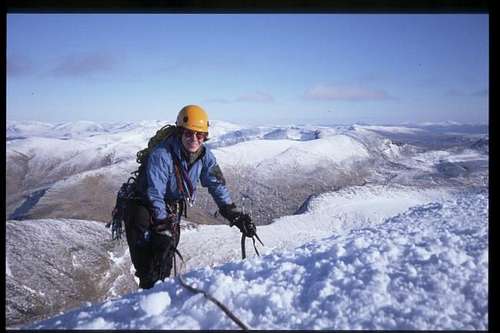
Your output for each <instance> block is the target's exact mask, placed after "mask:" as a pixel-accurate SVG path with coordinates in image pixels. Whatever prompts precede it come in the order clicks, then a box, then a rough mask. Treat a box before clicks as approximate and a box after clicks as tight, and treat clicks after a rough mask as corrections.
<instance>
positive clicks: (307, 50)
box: [7, 14, 489, 125]
mask: <svg viewBox="0 0 500 333" xmlns="http://www.w3.org/2000/svg"><path fill="white" fill-rule="evenodd" d="M488 88H489V18H488V15H487V14H9V15H8V16H7V120H38V121H47V122H58V121H73V120H94V121H137V120H153V119H158V120H166V121H171V120H174V119H175V116H176V114H177V112H178V111H179V110H180V108H182V106H184V105H186V104H199V105H201V106H203V107H204V108H205V109H206V110H207V112H208V113H209V116H210V118H211V119H218V120H226V121H231V122H237V123H241V124H252V125H260V124H305V123H308V124H335V123H337V124H339V123H342V124H344V123H355V122H365V123H375V124H382V123H393V124H398V123H403V122H440V121H446V120H453V121H458V122H464V123H487V122H488V94H489V91H488Z"/></svg>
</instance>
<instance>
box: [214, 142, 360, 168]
mask: <svg viewBox="0 0 500 333" xmlns="http://www.w3.org/2000/svg"><path fill="white" fill-rule="evenodd" d="M214 154H215V156H216V158H217V160H218V161H220V162H219V163H220V164H221V166H233V167H236V166H239V167H242V166H246V167H260V168H261V169H267V170H272V169H276V168H277V167H284V166H287V167H290V166H294V167H297V168H302V169H308V168H311V167H312V166H315V165H317V164H318V163H320V162H325V163H342V162H345V161H347V160H353V159H364V158H368V157H369V154H368V152H367V150H366V148H365V147H364V146H363V145H362V144H361V143H359V142H357V141H355V140H354V139H353V138H351V137H348V136H345V135H335V136H331V137H327V138H324V139H317V140H310V141H293V140H252V141H247V142H242V143H238V144H235V145H232V146H229V147H224V148H218V149H215V150H214Z"/></svg>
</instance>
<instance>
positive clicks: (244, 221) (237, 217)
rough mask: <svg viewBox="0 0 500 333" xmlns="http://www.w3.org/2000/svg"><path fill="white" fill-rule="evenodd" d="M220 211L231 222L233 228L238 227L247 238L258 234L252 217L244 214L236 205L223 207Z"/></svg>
mask: <svg viewBox="0 0 500 333" xmlns="http://www.w3.org/2000/svg"><path fill="white" fill-rule="evenodd" d="M219 211H220V214H221V215H222V216H224V218H226V219H227V220H228V221H229V225H230V226H231V227H232V226H233V225H236V226H237V227H238V229H240V231H241V232H242V233H243V234H244V235H245V236H246V237H253V236H254V235H255V233H256V232H257V227H256V226H255V224H254V223H253V222H252V219H251V218H250V216H249V215H248V214H245V213H242V212H241V211H240V210H239V209H238V208H236V205H235V204H234V203H232V204H230V205H225V206H223V207H222V208H220V209H219Z"/></svg>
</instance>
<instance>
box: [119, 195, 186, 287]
mask: <svg viewBox="0 0 500 333" xmlns="http://www.w3.org/2000/svg"><path fill="white" fill-rule="evenodd" d="M125 233H126V236H127V243H128V247H129V250H130V258H131V259H132V263H133V265H134V267H135V270H136V272H135V275H136V276H137V277H138V278H139V280H140V282H139V287H140V288H143V289H149V288H151V287H153V285H154V284H155V282H156V281H158V280H163V279H165V278H166V277H168V276H170V272H171V270H172V266H173V259H174V255H175V249H176V248H177V244H178V243H179V237H180V228H179V225H178V224H174V225H173V226H172V230H171V233H172V237H170V236H168V235H165V234H158V233H156V232H154V231H152V229H151V213H150V211H149V209H148V208H147V207H146V206H145V205H144V204H143V203H141V202H140V201H136V200H130V201H129V202H128V204H127V209H126V218H125Z"/></svg>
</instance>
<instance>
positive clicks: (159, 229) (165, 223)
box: [151, 214, 177, 234]
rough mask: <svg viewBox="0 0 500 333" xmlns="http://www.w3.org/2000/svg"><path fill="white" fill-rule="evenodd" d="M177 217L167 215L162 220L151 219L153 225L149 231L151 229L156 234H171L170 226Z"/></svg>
mask: <svg viewBox="0 0 500 333" xmlns="http://www.w3.org/2000/svg"><path fill="white" fill-rule="evenodd" d="M176 218H177V216H176V215H175V214H171V215H168V216H167V217H166V218H164V219H153V225H152V226H151V229H153V231H154V232H156V233H159V234H161V233H169V232H170V233H171V232H172V226H173V224H174V223H175V222H176Z"/></svg>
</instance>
